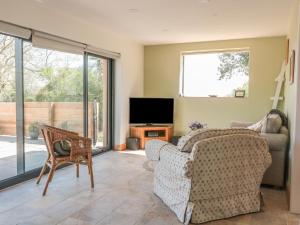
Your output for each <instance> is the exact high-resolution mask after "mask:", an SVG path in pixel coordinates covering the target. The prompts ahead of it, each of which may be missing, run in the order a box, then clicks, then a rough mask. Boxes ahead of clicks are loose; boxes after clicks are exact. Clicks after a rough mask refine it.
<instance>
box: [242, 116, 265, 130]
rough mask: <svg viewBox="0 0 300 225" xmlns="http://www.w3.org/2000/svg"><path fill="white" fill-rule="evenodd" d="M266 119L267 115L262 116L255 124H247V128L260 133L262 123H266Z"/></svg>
mask: <svg viewBox="0 0 300 225" xmlns="http://www.w3.org/2000/svg"><path fill="white" fill-rule="evenodd" d="M266 121H267V117H264V118H263V119H262V120H260V121H258V122H257V123H255V124H252V125H250V126H248V127H247V128H248V129H250V130H254V131H256V132H259V133H261V130H262V127H263V124H264V123H266Z"/></svg>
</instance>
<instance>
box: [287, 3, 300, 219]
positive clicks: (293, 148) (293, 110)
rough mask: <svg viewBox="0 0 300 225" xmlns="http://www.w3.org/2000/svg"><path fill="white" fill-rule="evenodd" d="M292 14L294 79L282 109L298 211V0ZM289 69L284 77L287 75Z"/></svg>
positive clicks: (291, 188) (294, 207)
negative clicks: (287, 133) (285, 117)
mask: <svg viewBox="0 0 300 225" xmlns="http://www.w3.org/2000/svg"><path fill="white" fill-rule="evenodd" d="M293 9H294V10H293V14H292V15H291V20H290V24H289V32H288V38H289V40H290V45H289V47H290V49H289V55H291V52H292V50H295V51H296V61H295V62H296V63H295V81H294V83H293V84H292V85H290V84H289V83H288V82H286V84H285V105H284V111H285V113H286V114H287V115H288V118H289V130H290V152H289V176H288V190H289V191H290V211H291V212H294V213H300V163H299V162H300V103H299V99H300V90H299V87H300V79H299V64H300V59H299V51H300V45H299V26H300V25H299V24H300V23H299V19H300V18H299V14H300V5H299V0H297V1H296V4H295V6H294V7H293ZM289 73H290V71H289V69H288V70H287V73H286V78H287V79H288V77H289Z"/></svg>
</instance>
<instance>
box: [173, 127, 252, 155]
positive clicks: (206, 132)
mask: <svg viewBox="0 0 300 225" xmlns="http://www.w3.org/2000/svg"><path fill="white" fill-rule="evenodd" d="M232 134H249V135H258V133H257V132H255V131H253V130H249V129H246V128H231V129H199V130H195V131H190V132H189V133H187V134H186V135H184V136H182V137H181V138H180V139H179V141H178V144H177V148H178V150H179V151H182V152H191V151H192V148H193V146H194V145H195V143H196V142H198V141H201V140H203V139H206V138H211V137H217V136H222V135H232Z"/></svg>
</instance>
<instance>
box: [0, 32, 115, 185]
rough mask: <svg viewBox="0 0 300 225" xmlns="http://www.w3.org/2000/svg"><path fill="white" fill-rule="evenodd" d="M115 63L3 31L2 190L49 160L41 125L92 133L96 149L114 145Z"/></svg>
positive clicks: (0, 59) (0, 74) (0, 103)
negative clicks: (113, 78)
mask: <svg viewBox="0 0 300 225" xmlns="http://www.w3.org/2000/svg"><path fill="white" fill-rule="evenodd" d="M59 47H61V45H60V46H59ZM111 67H112V59H109V58H105V57H101V56H98V55H94V54H90V53H87V52H81V53H80V52H79V53H78V52H76V53H74V52H73V51H68V48H62V49H56V48H51V46H50V47H48V46H45V47H40V46H38V47H37V46H36V45H33V44H32V42H30V41H28V40H26V41H25V40H23V39H19V38H15V37H11V36H8V35H4V34H0V189H1V188H4V187H6V186H8V185H7V184H6V183H9V184H14V182H11V181H12V180H13V181H14V180H18V179H19V178H20V177H22V176H23V177H28V174H33V175H30V176H31V177H32V176H36V175H37V174H38V172H39V170H40V168H41V166H42V165H43V164H44V163H45V160H46V158H47V156H48V154H47V149H46V146H45V144H44V140H43V138H42V136H41V134H40V125H41V124H48V125H51V126H55V127H59V128H62V129H66V130H71V131H75V132H77V133H79V135H81V136H86V137H90V138H91V139H92V143H93V148H94V150H95V151H94V152H95V153H97V152H101V151H103V150H107V149H110V148H111V146H112V143H111V140H112V120H111V118H112V72H111V71H112V68H111ZM30 176H29V178H31V177H30ZM3 183H5V185H6V186H5V185H3Z"/></svg>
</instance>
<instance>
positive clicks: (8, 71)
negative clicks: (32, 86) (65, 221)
mask: <svg viewBox="0 0 300 225" xmlns="http://www.w3.org/2000/svg"><path fill="white" fill-rule="evenodd" d="M15 44H16V43H15V38H13V37H10V36H7V35H2V34H0V180H3V179H6V178H9V177H12V176H16V175H17V174H18V172H17V157H16V156H17V138H16V72H15Z"/></svg>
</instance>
